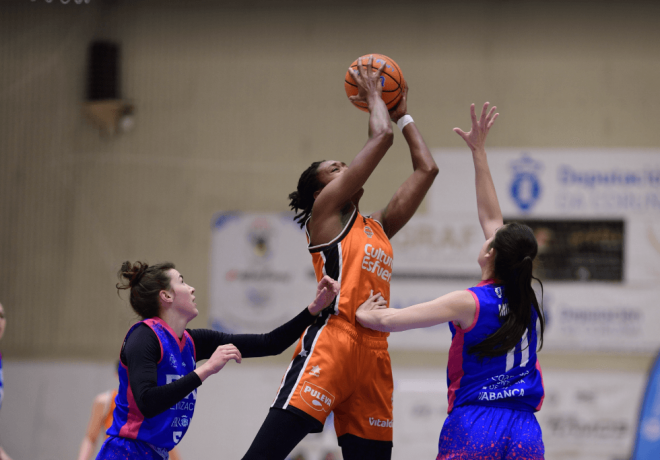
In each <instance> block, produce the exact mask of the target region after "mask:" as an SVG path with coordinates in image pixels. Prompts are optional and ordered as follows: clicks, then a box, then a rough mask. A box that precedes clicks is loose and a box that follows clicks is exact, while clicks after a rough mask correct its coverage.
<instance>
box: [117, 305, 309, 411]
mask: <svg viewBox="0 0 660 460" xmlns="http://www.w3.org/2000/svg"><path fill="white" fill-rule="evenodd" d="M314 319H315V316H312V314H311V313H309V310H308V309H307V308H305V310H303V311H302V312H301V313H300V314H298V316H296V317H295V318H293V319H292V320H291V321H289V322H287V323H285V324H283V325H282V326H280V327H278V328H277V329H274V330H273V331H271V332H269V333H267V334H226V333H223V332H218V331H212V330H210V329H192V330H188V332H189V333H190V336H191V337H192V339H193V342H194V343H195V354H196V360H197V361H200V360H202V359H208V358H210V357H211V355H212V354H213V352H214V351H215V350H216V348H218V347H219V346H220V345H226V344H228V343H231V344H234V345H235V346H236V348H238V349H239V351H240V352H241V356H242V357H243V358H254V357H258V356H270V355H277V354H280V353H282V352H283V351H284V350H286V349H287V348H288V347H289V346H291V344H293V343H294V342H295V341H296V340H297V339H298V338H299V337H300V334H302V333H303V331H304V330H305V328H306V327H307V326H309V325H310V324H312V323H313V322H314ZM160 359H161V356H160V342H159V341H158V337H156V333H155V332H154V331H153V330H152V329H151V328H150V327H149V326H147V325H146V324H141V325H140V326H138V327H136V328H135V330H134V331H133V332H132V333H131V335H130V336H129V337H128V339H126V342H125V343H124V346H123V347H122V350H121V361H122V363H124V364H126V366H127V367H128V379H129V383H130V386H131V391H132V392H133V397H134V398H135V403H136V404H137V406H138V409H139V410H140V412H141V413H142V415H144V416H145V417H146V418H150V417H155V416H156V415H158V414H161V413H163V412H165V411H166V410H167V409H169V408H170V407H172V406H174V405H175V404H176V403H178V402H179V401H181V400H182V399H183V398H185V397H186V396H188V394H190V393H191V392H192V391H193V390H194V389H195V388H197V387H199V386H200V385H201V384H202V380H201V379H200V378H199V376H198V375H197V374H196V373H195V372H190V373H188V374H186V375H185V376H183V377H182V378H180V379H178V380H176V381H174V382H171V383H168V384H166V385H160V386H158V385H157V382H158V380H157V379H158V372H157V368H158V362H159V361H160Z"/></svg>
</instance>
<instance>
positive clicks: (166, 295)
mask: <svg viewBox="0 0 660 460" xmlns="http://www.w3.org/2000/svg"><path fill="white" fill-rule="evenodd" d="M158 300H160V304H161V305H167V304H170V303H172V301H173V300H174V296H173V295H172V293H171V292H170V291H165V290H162V291H160V292H159V293H158Z"/></svg>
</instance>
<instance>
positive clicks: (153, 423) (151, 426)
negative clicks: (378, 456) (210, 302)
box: [107, 318, 197, 451]
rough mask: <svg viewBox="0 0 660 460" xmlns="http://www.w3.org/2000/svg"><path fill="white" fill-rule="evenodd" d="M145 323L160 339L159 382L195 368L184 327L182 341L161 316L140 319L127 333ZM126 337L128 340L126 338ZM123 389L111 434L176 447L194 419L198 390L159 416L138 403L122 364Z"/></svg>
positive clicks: (161, 445) (121, 384)
mask: <svg viewBox="0 0 660 460" xmlns="http://www.w3.org/2000/svg"><path fill="white" fill-rule="evenodd" d="M141 323H144V324H146V325H147V326H149V327H150V328H151V329H152V330H153V331H154V332H155V333H156V337H158V341H159V342H160V349H161V357H160V361H159V362H158V366H157V372H158V376H157V385H158V386H162V385H167V384H168V383H171V382H173V381H175V380H177V379H179V378H181V377H183V376H184V375H186V374H188V373H189V372H192V371H193V370H194V369H195V361H196V359H195V344H194V342H193V340H192V338H191V337H190V334H188V332H187V331H184V333H183V338H182V339H181V341H179V339H178V338H177V337H176V334H175V333H174V331H173V330H172V329H171V328H170V326H169V325H168V324H167V323H166V322H165V321H163V320H162V319H160V318H151V319H148V320H145V321H141V322H139V323H136V324H135V325H133V327H131V329H130V330H129V331H128V333H127V334H126V339H128V336H129V335H131V332H133V331H134V330H135V328H136V327H137V326H138V325H139V324H141ZM126 339H124V341H126ZM118 372H119V390H118V393H117V397H116V398H115V403H116V407H115V410H114V412H113V422H112V426H111V427H110V428H109V429H108V431H107V434H108V435H110V436H117V437H122V438H129V439H137V440H140V441H144V442H146V443H148V444H151V445H152V446H155V447H158V448H164V449H167V450H168V451H169V450H172V449H173V448H174V447H175V446H176V445H177V444H178V443H179V441H181V438H183V436H184V435H185V434H186V431H187V430H188V426H189V425H190V421H191V420H192V416H193V411H194V410H195V403H196V400H197V390H194V391H193V392H192V393H190V394H189V395H188V396H186V397H185V398H184V399H182V400H181V401H179V402H178V403H177V404H176V405H174V406H172V407H171V408H169V409H168V410H167V411H165V412H163V413H161V414H159V415H156V416H155V417H151V418H145V417H144V416H143V415H142V413H141V412H140V410H139V409H138V407H137V404H136V403H135V399H134V396H133V392H132V391H131V386H130V384H129V379H128V377H129V376H128V368H127V367H126V366H125V365H124V364H123V363H120V365H119V370H118Z"/></svg>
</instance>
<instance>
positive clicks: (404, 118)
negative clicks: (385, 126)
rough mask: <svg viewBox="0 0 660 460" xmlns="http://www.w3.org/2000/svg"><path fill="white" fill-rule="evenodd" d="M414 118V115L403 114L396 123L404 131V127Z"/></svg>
mask: <svg viewBox="0 0 660 460" xmlns="http://www.w3.org/2000/svg"><path fill="white" fill-rule="evenodd" d="M413 121H414V120H413V119H412V117H411V116H410V115H408V114H406V115H404V116H402V117H401V118H399V121H397V122H396V125H397V126H398V127H399V129H400V130H401V131H402V132H403V128H404V127H405V126H406V125H407V124H408V123H412V122H413Z"/></svg>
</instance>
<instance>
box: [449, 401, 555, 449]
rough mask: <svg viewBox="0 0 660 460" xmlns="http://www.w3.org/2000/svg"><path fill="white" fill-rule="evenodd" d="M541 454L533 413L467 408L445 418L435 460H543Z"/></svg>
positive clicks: (538, 431)
mask: <svg viewBox="0 0 660 460" xmlns="http://www.w3.org/2000/svg"><path fill="white" fill-rule="evenodd" d="M544 453H545V448H544V446H543V438H542V436H541V427H540V426H539V424H538V422H537V421H536V417H535V416H534V413H533V412H527V411H521V410H515V409H506V408H502V407H489V406H476V405H475V406H469V405H467V406H460V407H456V408H455V409H454V410H453V411H452V412H451V414H449V416H447V419H446V420H445V424H444V426H443V427H442V431H441V432H440V441H439V442H438V457H437V458H436V460H468V459H469V460H473V459H480V460H509V459H516V460H523V459H524V460H543V458H544Z"/></svg>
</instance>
